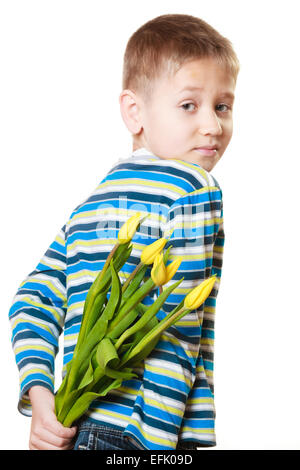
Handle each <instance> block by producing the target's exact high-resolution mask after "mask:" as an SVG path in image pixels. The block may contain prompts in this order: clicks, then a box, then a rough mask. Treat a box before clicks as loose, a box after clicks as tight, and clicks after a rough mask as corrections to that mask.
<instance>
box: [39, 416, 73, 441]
mask: <svg viewBox="0 0 300 470" xmlns="http://www.w3.org/2000/svg"><path fill="white" fill-rule="evenodd" d="M44 428H45V429H47V430H48V431H50V432H51V433H53V434H55V435H56V436H59V437H63V438H65V439H72V438H73V437H74V436H75V434H76V431H77V428H76V426H73V427H72V428H66V427H65V426H63V425H62V424H61V423H60V422H59V421H57V419H56V416H54V419H51V420H49V421H47V423H45V424H44Z"/></svg>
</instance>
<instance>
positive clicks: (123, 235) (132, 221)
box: [118, 212, 145, 245]
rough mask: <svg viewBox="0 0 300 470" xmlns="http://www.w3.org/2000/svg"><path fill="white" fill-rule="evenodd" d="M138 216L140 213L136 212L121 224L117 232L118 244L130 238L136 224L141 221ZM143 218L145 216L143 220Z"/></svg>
mask: <svg viewBox="0 0 300 470" xmlns="http://www.w3.org/2000/svg"><path fill="white" fill-rule="evenodd" d="M140 218H141V213H140V212H137V213H136V214H135V215H133V216H132V217H130V218H129V219H128V220H126V222H125V223H124V224H123V225H122V227H121V228H120V230H119V233H118V241H119V243H120V245H124V243H127V242H129V241H130V240H131V239H132V237H133V235H134V234H135V232H136V229H137V227H138V225H139V224H140V223H141V220H140ZM144 219H145V217H144V218H143V220H144Z"/></svg>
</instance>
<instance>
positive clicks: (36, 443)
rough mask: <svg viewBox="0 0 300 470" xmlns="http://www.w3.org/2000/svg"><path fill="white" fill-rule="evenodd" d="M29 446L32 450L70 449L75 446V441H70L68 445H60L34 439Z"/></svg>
mask: <svg viewBox="0 0 300 470" xmlns="http://www.w3.org/2000/svg"><path fill="white" fill-rule="evenodd" d="M29 448H30V450H69V449H72V448H73V443H72V442H70V443H68V444H67V445H64V446H60V447H59V446H55V445H53V444H50V443H49V442H45V441H43V440H42V439H34V440H33V442H31V443H30V446H29Z"/></svg>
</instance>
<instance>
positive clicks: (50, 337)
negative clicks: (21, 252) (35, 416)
mask: <svg viewBox="0 0 300 470" xmlns="http://www.w3.org/2000/svg"><path fill="white" fill-rule="evenodd" d="M65 229H66V226H65V225H64V226H63V227H62V228H61V230H60V231H59V233H58V234H57V236H56V238H55V240H54V241H53V243H52V244H51V245H50V247H49V248H48V250H47V251H46V252H45V254H44V255H43V257H42V258H41V260H40V262H39V263H38V265H37V266H36V268H35V270H34V271H33V272H31V273H30V274H29V275H28V276H27V277H26V279H25V280H24V281H23V282H22V283H21V285H20V287H19V288H18V291H17V293H16V294H15V296H14V299H13V303H12V306H11V308H10V310H9V320H10V324H11V329H12V346H13V350H14V353H15V359H16V363H17V366H18V369H19V374H20V400H19V405H18V409H19V411H20V412H21V413H22V414H25V415H27V416H30V415H31V412H32V409H31V402H30V399H29V396H28V390H29V389H30V388H31V387H33V386H42V387H45V388H47V389H48V390H49V391H51V392H54V360H55V356H56V354H57V352H58V340H59V335H60V333H61V332H62V328H63V324H64V317H65V314H66V308H67V301H66V244H65Z"/></svg>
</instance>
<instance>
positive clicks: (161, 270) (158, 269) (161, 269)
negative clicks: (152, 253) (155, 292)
mask: <svg viewBox="0 0 300 470" xmlns="http://www.w3.org/2000/svg"><path fill="white" fill-rule="evenodd" d="M151 279H152V281H153V282H154V283H155V284H156V285H157V286H161V285H163V284H165V282H166V279H167V270H166V266H165V263H164V259H163V253H159V254H158V255H156V257H155V259H154V263H153V267H152V269H151Z"/></svg>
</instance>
